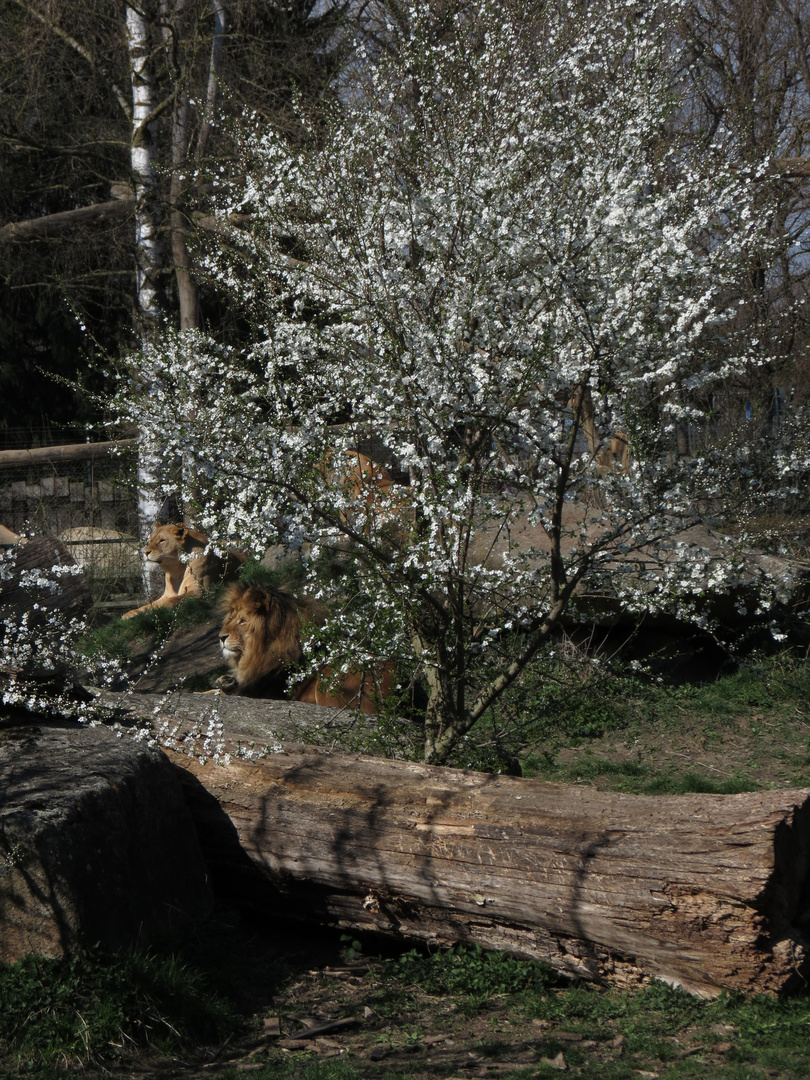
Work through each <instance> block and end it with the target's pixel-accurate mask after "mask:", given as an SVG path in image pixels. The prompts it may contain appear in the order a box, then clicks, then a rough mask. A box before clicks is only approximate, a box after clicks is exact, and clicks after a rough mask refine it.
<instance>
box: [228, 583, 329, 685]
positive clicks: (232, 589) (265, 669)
mask: <svg viewBox="0 0 810 1080" xmlns="http://www.w3.org/2000/svg"><path fill="white" fill-rule="evenodd" d="M222 607H223V613H224V616H225V619H224V622H223V624H222V629H221V630H220V632H219V637H220V644H221V646H222V652H223V655H224V656H225V657H226V658H227V660H228V663H229V664H230V667H231V671H232V675H231V676H230V677H229V676H225V677H224V679H222V680H220V688H221V689H222V690H223V691H224V692H225V693H230V694H240V695H242V696H243V697H283V696H284V691H285V689H286V681H287V676H288V675H289V672H290V670H291V669H292V668H294V667H295V666H296V665H298V664H300V662H301V660H302V657H303V652H302V649H301V626H302V624H303V623H304V622H308V621H309V620H310V619H312V618H315V619H318V618H319V616H320V610H319V609H318V607H317V605H315V604H313V603H312V601H307V600H299V599H298V598H297V597H295V596H293V595H292V594H291V593H288V592H284V591H283V590H282V589H271V588H267V587H266V586H263V585H246V584H244V583H242V582H237V583H235V584H233V585H230V586H229V587H228V588H227V589H226V591H225V593H224V595H223V598H222Z"/></svg>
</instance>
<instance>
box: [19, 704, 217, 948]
mask: <svg viewBox="0 0 810 1080" xmlns="http://www.w3.org/2000/svg"><path fill="white" fill-rule="evenodd" d="M0 791H2V793H3V800H2V804H0V961H3V962H7V963H8V962H13V961H14V960H17V959H19V958H20V957H22V956H25V955H26V954H28V953H32V952H36V953H40V954H43V955H45V956H59V955H65V954H68V953H70V952H73V951H75V950H76V949H77V948H79V947H81V946H92V945H94V944H96V943H100V944H101V945H102V946H104V947H106V948H117V947H120V946H124V945H127V944H129V943H132V942H135V941H137V942H139V943H144V944H146V943H149V942H152V941H154V940H156V939H159V938H160V937H163V936H165V935H166V934H168V933H169V932H171V931H172V930H174V929H175V928H177V927H178V926H179V925H181V924H182V923H183V922H185V921H186V920H188V919H189V918H195V917H200V916H203V915H205V914H206V913H208V912H209V911H210V910H211V908H212V904H213V901H212V896H211V892H210V890H209V886H208V882H207V874H206V868H205V865H204V863H203V859H202V856H201V854H200V848H199V844H198V840H197V834H196V832H195V830H194V826H193V824H192V821H191V818H190V815H189V812H188V810H187V808H186V805H185V802H184V800H183V795H182V791H181V788H180V785H179V783H178V782H177V780H176V777H175V775H174V771H173V769H172V766H171V765H170V764H169V762H168V760H167V759H166V758H165V756H164V755H163V754H162V753H161V752H160V751H158V750H153V749H150V748H148V747H146V746H144V745H142V744H137V743H135V742H134V741H131V740H129V739H117V738H116V737H115V735H114V734H113V733H112V732H111V731H109V730H108V729H106V728H102V727H82V726H79V725H69V724H64V725H61V726H55V725H54V726H50V725H45V724H37V723H34V724H30V723H29V724H24V725H23V724H20V725H19V726H10V727H8V726H7V727H3V726H0Z"/></svg>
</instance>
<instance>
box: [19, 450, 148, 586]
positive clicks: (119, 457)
mask: <svg viewBox="0 0 810 1080" xmlns="http://www.w3.org/2000/svg"><path fill="white" fill-rule="evenodd" d="M135 445H136V440H135V439H121V440H118V441H116V442H97V443H92V442H84V443H74V444H70V445H66V446H44V447H37V448H35V449H33V450H2V451H0V525H4V526H5V527H6V528H7V529H9V530H11V532H13V533H19V534H22V535H40V536H53V537H56V538H57V539H59V540H60V541H61V542H62V543H63V544H64V545H65V547H66V548H67V549H68V551H69V552H70V553H71V555H72V556H73V558H74V559H75V561H76V562H77V563H78V564H79V565H80V566H81V567H82V568H83V570H84V572H85V575H86V577H87V579H88V584H89V586H90V588H91V590H92V592H93V596H94V598H95V599H96V600H97V601H101V602H109V603H111V605H112V606H115V602H116V600H117V601H118V602H120V603H122V604H123V603H127V604H128V603H129V599H128V598H130V597H132V596H137V595H138V594H139V593H140V592H141V591H142V587H143V586H142V577H141V561H140V555H139V541H138V505H137V484H136V470H137V463H136V454H135V450H134V448H135Z"/></svg>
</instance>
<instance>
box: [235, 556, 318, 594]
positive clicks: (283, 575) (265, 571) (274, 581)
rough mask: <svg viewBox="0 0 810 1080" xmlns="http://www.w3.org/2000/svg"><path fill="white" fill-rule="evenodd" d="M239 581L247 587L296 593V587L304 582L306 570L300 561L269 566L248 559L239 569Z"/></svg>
mask: <svg viewBox="0 0 810 1080" xmlns="http://www.w3.org/2000/svg"><path fill="white" fill-rule="evenodd" d="M239 580H240V581H243V582H244V583H245V584H246V585H264V586H265V587H266V588H268V589H288V590H289V591H290V592H296V591H297V590H296V586H298V585H300V584H301V583H302V582H303V580H304V570H303V565H302V563H301V561H300V560H299V559H288V560H287V561H286V562H283V563H280V564H277V565H276V566H268V565H267V563H264V562H259V561H258V560H257V559H247V560H246V561H245V562H244V563H242V565H241V567H240V568H239Z"/></svg>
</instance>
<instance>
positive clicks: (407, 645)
mask: <svg viewBox="0 0 810 1080" xmlns="http://www.w3.org/2000/svg"><path fill="white" fill-rule="evenodd" d="M679 10H680V9H679V8H678V7H677V6H676V5H664V6H662V7H661V8H659V10H658V11H657V12H655V13H654V14H653V15H650V16H642V15H641V14H639V13H635V14H634V16H633V17H632V18H628V12H627V7H626V5H625V4H624V3H619V2H616V3H607V4H604V5H599V7H598V8H596V7H594V6H590V7H588V8H587V9H586V10H585V11H583V12H581V13H580V14H579V15H578V17H577V18H572V16H571V11H570V9H569V8H568V7H564V8H561V9H560V10H555V9H554V8H553V7H548V8H544V9H543V14H542V18H540V17H538V19H537V20H536V21H534V22H533V23H527V22H526V20H525V19H521V18H515V17H513V16H511V15H510V13H509V12H506V11H505V10H504V8H503V5H497V6H495V5H494V4H492V3H490V2H489V0H482V2H481V3H480V4H478V5H476V6H475V8H472V7H469V8H467V9H466V10H465V13H464V14H463V16H462V15H457V16H454V17H453V18H450V19H448V20H447V22H446V29H445V33H444V34H443V35H442V36H440V37H438V38H437V35H436V34H435V23H434V21H433V18H432V15H431V13H427V14H425V13H423V12H421V11H417V10H413V9H412V10H411V11H410V12H409V17H408V27H407V32H404V33H403V34H402V35H401V37H400V41H399V44H398V47H397V48H396V49H390V50H387V51H385V52H384V53H383V55H381V57H380V58H379V62H378V63H372V62H371V60H370V58H369V53H368V51H367V50H364V49H363V48H362V47H361V48H359V50H358V52H357V54H356V77H357V80H358V81H359V79H361V78H363V79H364V80H365V81H364V84H363V92H362V94H361V93H357V94H356V95H355V96H354V97H353V98H352V100H351V101H350V102H344V103H343V104H340V105H336V106H335V107H334V108H333V109H332V110H331V113H330V117H329V120H328V122H327V124H326V126H325V128H324V125H323V116H322V114H321V115H320V116H319V118H318V125H317V126H316V125H314V124H313V123H312V122H310V121H309V120H308V119H307V117H306V113H304V115H303V117H302V131H303V133H304V135H305V136H307V138H304V137H298V138H297V139H296V140H295V143H294V145H291V142H290V140H289V138H288V137H287V136H286V135H285V134H280V133H279V132H277V131H275V130H273V129H272V128H269V129H268V128H265V127H262V126H260V127H259V128H258V129H256V130H255V131H254V132H253V133H252V134H251V135H249V136H246V138H245V141H244V143H243V146H242V154H241V158H240V169H239V172H240V173H241V174H242V175H243V176H244V183H238V184H233V183H230V182H228V181H227V180H226V181H224V182H223V184H222V185H220V187H219V190H218V199H219V207H220V211H219V212H220V216H221V220H223V221H226V220H228V219H229V218H230V217H232V216H233V215H234V214H236V215H246V216H248V217H249V218H250V220H251V221H252V222H253V228H252V233H251V239H250V242H246V243H245V245H244V248H243V251H242V254H241V256H239V254H238V253H237V252H236V251H235V250H234V249H231V250H224V249H223V250H221V251H219V252H217V253H215V254H214V255H212V256H211V257H210V259H209V266H210V269H211V272H212V274H213V275H214V276H215V277H216V278H217V279H218V281H219V282H220V283H221V284H223V285H227V284H231V286H232V288H233V289H234V293H233V300H234V302H237V301H238V302H239V303H240V304H241V305H242V306H243V309H244V310H245V311H246V312H247V313H248V316H249V318H250V319H251V320H252V322H253V324H254V325H255V326H256V328H257V329H256V335H255V337H254V339H253V341H252V343H251V345H250V347H249V348H248V349H246V350H244V351H242V352H237V351H235V350H233V349H231V348H229V347H228V346H227V344H223V343H217V344H215V343H214V342H213V341H211V340H206V339H205V338H204V337H203V336H202V335H199V334H197V333H193V334H191V335H180V336H176V335H168V336H164V339H163V341H162V342H159V343H155V345H154V346H150V347H149V348H147V349H146V350H145V352H144V353H143V354H142V356H141V357H140V358H139V361H138V363H139V366H140V367H141V369H142V370H144V371H147V372H148V379H149V384H150V387H151V388H152V392H151V394H150V397H149V400H148V402H145V401H143V400H142V399H139V397H138V395H137V394H132V392H131V391H130V390H125V391H124V393H123V394H122V398H121V408H122V413H123V415H125V416H126V417H128V418H129V419H132V420H134V421H135V422H137V423H138V424H139V425H140V426H141V427H142V428H143V429H144V430H148V431H151V433H152V438H153V439H154V440H155V441H156V442H157V443H159V444H160V445H164V446H167V447H169V448H171V449H173V450H174V451H175V452H177V453H178V454H179V453H182V454H184V455H185V458H186V460H187V461H188V462H190V463H193V466H194V468H193V473H194V484H195V485H196V494H197V497H198V498H199V499H200V505H199V508H198V519H199V521H200V522H201V524H202V525H203V527H204V528H205V529H206V530H207V531H208V532H209V534H210V535H212V536H213V537H215V538H216V540H217V541H218V542H219V543H222V544H223V545H224V544H225V543H226V542H227V541H230V540H233V539H235V538H238V539H239V542H241V543H243V544H244V543H250V544H252V545H253V546H254V547H255V548H256V549H257V550H263V549H264V547H265V546H266V545H267V544H268V543H272V542H279V541H280V542H282V543H284V544H286V545H288V546H290V547H300V546H301V545H302V543H304V542H307V543H308V544H309V545H310V547H309V548H308V565H309V566H310V568H311V571H312V574H313V584H316V586H317V588H318V589H319V590H320V592H321V595H323V596H324V597H326V598H327V599H330V598H331V600H332V602H333V605H335V611H336V617H335V618H334V619H333V621H332V623H331V625H330V627H328V628H327V630H326V632H325V635H324V636H323V637H322V640H321V641H320V648H321V649H322V650H323V649H326V650H327V658H328V660H329V662H331V663H333V664H334V665H336V666H341V665H350V664H368V663H373V662H374V661H375V660H377V661H379V660H380V659H381V658H384V657H393V658H396V659H397V660H400V661H401V662H402V663H403V665H404V666H406V667H409V668H412V669H416V670H418V671H419V672H421V675H422V677H423V679H424V681H425V683H426V685H427V687H428V695H429V702H428V706H427V717H426V726H425V731H426V738H425V758H426V760H428V761H444V760H446V759H447V758H448V756H449V755H450V754H451V753H452V752H453V751H454V749H455V748H457V747H458V746H459V744H460V743H461V741H462V740H463V739H464V738H465V736H466V735H467V733H468V732H469V731H470V729H471V728H472V727H473V725H474V724H475V723H476V722H477V721H478V720H479V719H480V718H481V717H482V716H483V715H484V713H485V712H486V710H487V709H488V708H489V707H490V706H491V705H492V704H493V702H495V701H497V699H498V698H499V696H500V695H501V694H502V693H503V692H504V690H505V689H506V688H507V687H508V686H509V685H510V684H511V683H512V682H513V681H514V680H515V679H516V678H517V677H518V676H519V675H520V673H521V672H522V671H523V670H524V669H525V668H526V666H527V665H528V664H530V663H531V661H532V660H533V658H534V657H535V656H536V655H537V654H538V652H539V650H540V649H542V648H543V647H544V645H545V643H546V642H548V640H549V638H550V636H551V634H552V633H553V632H554V630H555V628H556V627H557V626H558V625H559V621H560V619H561V617H562V616H563V614H564V613H565V612H566V611H567V610H569V609H570V608H571V606H572V603H573V600H574V597H575V594H576V591H577V589H578V587H579V586H580V585H581V583H586V582H587V583H588V584H589V585H590V586H591V587H592V586H594V584H595V583H599V584H600V586H601V587H604V588H610V589H611V590H612V591H613V593H614V595H621V596H622V600H623V603H624V605H625V606H626V607H627V608H628V609H633V608H634V609H636V610H643V609H648V608H650V607H655V606H656V604H658V603H664V602H666V603H669V604H671V603H672V596H673V594H674V592H675V591H676V590H677V587H678V581H679V580H680V579H682V578H683V577H684V576H685V577H687V578H689V577H693V576H694V575H695V574H697V573H700V574H702V575H704V577H705V581H706V588H709V589H710V588H712V587H714V586H715V585H716V584H717V583H718V582H720V581H721V580H722V579H723V578H724V577H728V576H729V575H731V574H732V573H734V572H736V567H732V566H731V565H730V564H728V563H726V564H724V565H723V564H721V563H720V562H719V561H718V564H717V565H714V566H701V567H699V568H698V567H697V566H695V565H694V564H690V563H689V561H688V560H685V561H684V560H677V559H672V558H671V557H670V558H667V557H666V555H664V554H662V553H661V551H660V548H661V544H662V542H663V541H665V540H666V539H667V538H672V537H673V536H676V535H677V534H678V532H679V531H680V530H682V529H684V528H685V527H686V526H687V525H688V524H691V523H692V522H693V521H694V520H695V508H696V506H698V505H699V503H698V500H701V502H700V505H702V506H704V507H712V506H714V507H717V506H718V505H719V501H718V500H719V498H720V495H721V489H722V490H725V489H727V486H728V482H729V478H728V473H726V472H723V466H724V458H723V452H722V451H723V448H722V446H711V447H706V448H705V449H704V450H703V452H701V453H700V454H699V455H698V456H696V457H695V458H693V459H691V460H690V459H685V458H683V457H679V456H678V455H677V454H676V453H675V452H674V439H675V436H674V432H675V430H676V427H677V425H678V423H680V422H683V421H684V420H685V419H686V418H688V417H689V416H694V415H695V414H694V408H695V406H694V404H693V403H692V402H691V401H690V403H688V404H685V403H684V401H683V399H682V395H681V394H680V393H679V392H678V391H679V389H680V388H682V387H688V388H689V390H690V392H691V393H693V395H694V397H695V398H697V399H699V398H700V397H701V395H702V396H704V397H705V396H706V395H707V394H709V393H710V388H711V387H712V386H716V385H718V384H722V382H723V380H724V379H727V378H729V377H730V376H731V375H733V374H735V373H739V372H743V371H745V370H746V368H747V366H748V365H749V364H751V363H758V362H759V360H760V358H761V352H760V350H759V349H758V348H754V347H753V346H752V343H751V342H750V341H749V340H748V338H747V337H746V335H744V334H743V335H739V334H737V333H735V331H736V330H737V329H738V323H737V320H736V314H737V310H738V305H739V299H740V296H741V293H740V288H741V282H744V281H745V280H746V278H747V277H748V276H750V274H751V271H752V267H753V266H754V265H755V264H756V260H757V259H759V258H761V256H762V253H763V252H767V251H768V236H767V233H768V224H769V221H770V218H769V213H770V211H769V209H768V207H767V204H766V203H765V202H764V193H765V192H766V190H767V188H766V185H764V184H763V183H761V182H759V181H760V180H761V177H754V178H752V177H751V176H750V175H748V173H746V172H745V171H741V170H740V169H739V168H736V167H728V165H727V162H726V161H724V159H723V157H722V155H721V154H720V153H713V152H711V151H709V150H707V151H706V153H705V154H704V156H703V159H702V161H701V162H700V163H699V167H698V166H696V165H695V164H693V163H692V162H690V159H689V155H688V153H687V149H688V148H687V147H686V146H685V144H681V143H679V142H677V141H675V140H673V139H672V136H671V135H669V136H668V137H669V139H670V142H669V145H668V147H667V150H666V152H665V153H663V154H661V153H660V152H659V141H660V139H661V138H662V137H663V135H664V134H665V133H667V131H668V128H667V124H668V120H669V118H670V116H671V115H672V110H673V107H674V102H675V95H674V89H673V87H674V78H675V73H674V69H673V64H672V56H671V52H670V51H669V50H670V43H669V42H668V41H667V40H666V39H665V36H664V33H663V31H662V29H661V27H662V26H663V25H665V24H666V22H667V17H670V18H671V17H672V16H673V15H675V14H677V13H678V11H679ZM355 85H357V82H356V83H355ZM192 397H193V399H194V400H195V401H196V403H197V411H196V412H195V414H194V415H193V416H190V415H187V414H186V413H185V412H184V411H183V409H182V408H178V407H177V404H176V403H177V402H183V401H187V400H189V399H190V398H192ZM651 416H652V417H653V419H651ZM588 418H590V419H592V420H593V421H594V423H595V428H592V431H595V433H596V434H595V439H596V442H595V443H594V445H593V448H592V452H586V453H583V451H582V445H581V440H580V438H579V434H580V430H581V429H582V428H583V426H584V425H585V422H586V419H588ZM617 427H618V428H621V430H622V431H624V432H626V433H627V434H628V436H629V439H630V444H631V448H632V455H633V462H632V466H631V467H630V468H629V469H627V470H624V469H619V470H609V469H608V470H605V469H604V468H602V467H601V462H602V460H603V455H602V452H601V451H602V449H603V443H605V444H606V443H607V440H608V438H609V435H610V433H611V432H612V431H613V430H614V429H615V428H617ZM372 435H376V436H378V438H379V439H380V440H381V442H382V444H384V447H385V449H384V450H383V451H381V452H380V453H381V457H382V464H387V465H389V466H391V467H393V468H396V469H399V470H401V471H402V472H403V473H404V474H406V475H407V477H408V483H407V484H402V485H392V486H388V485H379V484H375V483H373V482H370V481H368V482H364V483H361V484H358V483H356V481H355V480H352V479H351V478H349V479H348V480H347V466H346V463H347V462H350V461H351V460H352V454H353V453H355V452H356V449H357V448H358V446H362V445H363V444H364V440H368V439H369V438H370V437H371V436H372ZM729 467H730V468H731V467H733V462H732V463H731V464H730V465H729ZM718 485H720V487H718ZM190 493H191V489H189V491H187V492H186V496H187V497H190ZM606 508H607V509H606ZM535 526H536V527H537V528H538V530H540V531H542V534H543V535H544V536H545V539H546V546H547V548H548V553H546V552H541V551H539V550H537V549H536V548H535V547H534V546H532V545H530V544H529V543H526V542H524V543H521V544H519V543H517V541H516V540H515V535H516V533H518V532H519V531H520V530H521V529H523V530H526V529H531V528H532V527H535ZM324 549H332V550H336V551H338V552H339V555H340V559H341V560H342V574H341V575H340V576H339V577H338V578H337V579H335V578H331V579H330V578H328V577H327V578H323V577H321V578H318V577H317V566H318V560H317V555H318V554H319V553H320V552H322V551H323V550H324ZM633 553H639V555H638V558H637V559H636V560H633ZM641 553H643V557H642V556H641ZM657 554H659V555H661V560H660V564H659V565H658V566H657V569H656V572H655V573H650V572H645V568H646V567H649V566H650V565H652V564H653V563H654V562H655V561H656V555H657ZM634 561H636V562H637V563H638V564H639V565H638V566H634V565H632V563H633V562H634ZM630 570H632V571H633V572H632V573H630V572H629V571H630ZM665 598H666V599H665Z"/></svg>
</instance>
